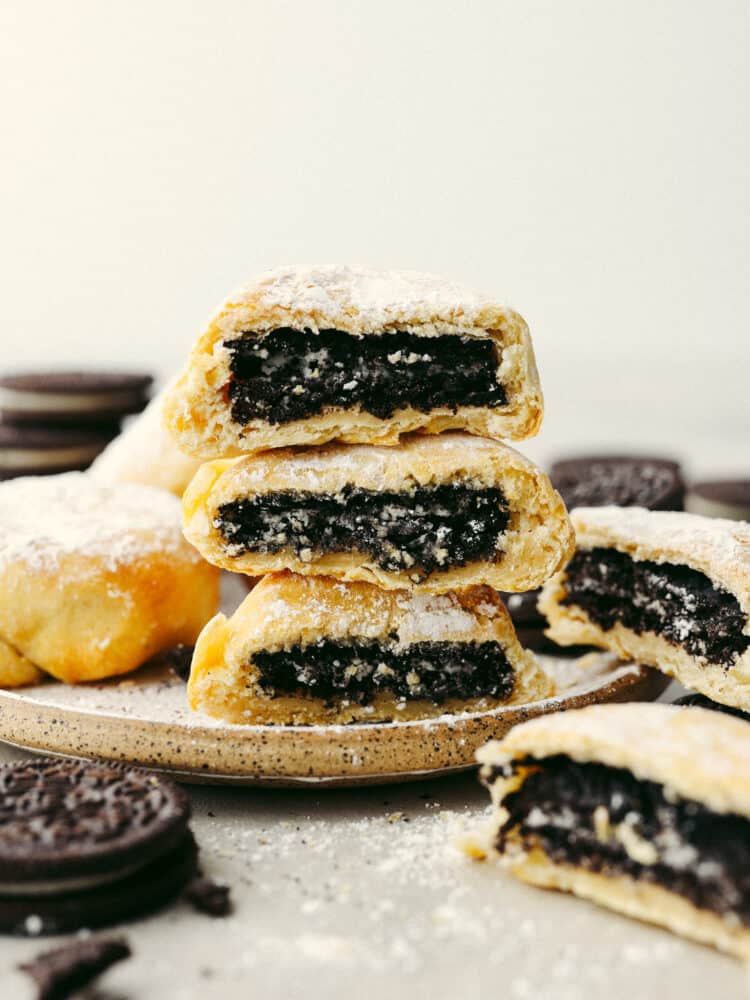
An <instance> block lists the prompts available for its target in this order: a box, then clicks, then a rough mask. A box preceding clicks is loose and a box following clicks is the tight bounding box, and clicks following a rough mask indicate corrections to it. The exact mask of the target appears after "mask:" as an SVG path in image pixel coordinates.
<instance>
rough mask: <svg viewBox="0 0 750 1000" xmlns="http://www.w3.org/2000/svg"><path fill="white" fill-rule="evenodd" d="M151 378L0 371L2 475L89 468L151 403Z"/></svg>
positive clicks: (100, 373) (0, 460) (37, 474)
mask: <svg viewBox="0 0 750 1000" xmlns="http://www.w3.org/2000/svg"><path fill="white" fill-rule="evenodd" d="M151 382H152V378H151V376H150V375H141V374H125V373H123V374H116V373H111V372H23V373H15V374H5V375H0V479H12V478H14V477H16V476H41V475H49V474H53V473H60V472H71V471H75V470H79V469H85V468H87V467H88V466H89V465H90V464H91V463H92V462H93V461H94V459H95V458H96V457H97V455H99V454H100V453H101V452H102V451H103V450H104V449H105V448H106V446H107V445H108V444H109V442H110V441H111V440H112V439H113V438H115V437H117V435H118V434H119V433H120V429H121V421H122V419H123V418H124V417H125V416H127V415H128V414H131V413H137V412H139V411H140V410H142V409H143V407H144V406H145V405H146V403H147V401H148V392H149V388H150V386H151Z"/></svg>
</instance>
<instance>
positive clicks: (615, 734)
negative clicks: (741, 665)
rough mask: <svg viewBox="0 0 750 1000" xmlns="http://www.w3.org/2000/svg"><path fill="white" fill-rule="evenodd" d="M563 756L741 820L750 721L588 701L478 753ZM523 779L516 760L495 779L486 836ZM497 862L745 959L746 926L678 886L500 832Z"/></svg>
mask: <svg viewBox="0 0 750 1000" xmlns="http://www.w3.org/2000/svg"><path fill="white" fill-rule="evenodd" d="M557 754H565V755H566V756H568V757H570V758H571V759H572V760H575V761H578V762H579V763H588V762H595V763H601V764H605V765H608V766H609V767H616V768H626V769H627V770H629V771H631V772H632V773H633V774H634V775H635V777H636V778H638V779H639V780H644V781H653V782H656V783H658V784H661V785H663V786H664V787H665V788H666V789H667V790H669V792H670V793H673V794H675V795H678V796H680V797H682V798H686V799H690V800H693V801H697V802H701V803H703V804H704V805H705V806H707V807H708V808H709V809H711V810H712V811H714V812H717V813H735V814H737V815H740V816H744V817H747V818H750V765H749V763H748V762H750V727H749V726H748V724H747V723H746V722H744V721H742V720H740V719H735V718H732V717H730V716H728V715H722V714H721V713H719V712H713V711H707V710H705V709H700V708H687V707H679V706H676V705H660V704H650V705H644V704H625V705H593V706H590V707H588V708H583V709H580V710H578V711H571V712H560V713H556V714H553V715H546V716H542V717H539V718H536V719H533V720H531V721H530V722H526V723H523V724H522V725H520V726H516V727H515V728H514V729H513V730H511V732H510V733H509V734H508V735H507V736H506V737H505V738H504V739H503V740H500V741H493V742H491V743H488V744H486V745H485V746H484V747H482V748H481V750H479V751H478V753H477V759H478V760H479V762H480V763H481V764H482V765H483V766H484V767H485V768H487V769H488V770H487V771H486V772H485V773H486V774H488V775H489V769H490V768H493V767H498V766H501V765H503V764H507V763H509V762H511V761H513V760H520V759H523V758H524V757H526V756H531V757H535V758H538V759H543V758H545V757H553V756H555V755H557ZM524 780H525V772H524V769H523V768H520V769H517V770H516V771H515V773H513V775H512V776H511V777H509V778H507V779H506V778H497V779H496V780H495V781H493V783H492V785H491V787H490V792H491V795H492V801H493V803H494V806H495V815H494V818H493V822H492V824H491V830H490V831H489V833H490V844H489V849H490V850H493V846H492V835H493V834H494V833H495V832H496V831H497V829H498V827H499V826H500V824H501V823H503V822H504V821H505V817H506V813H505V811H504V809H503V805H502V802H503V799H504V798H505V797H506V796H507V795H508V794H510V793H511V792H513V791H515V790H516V789H517V788H518V787H520V785H522V784H523V781H524ZM508 836H509V842H508V851H507V853H506V854H504V855H503V861H504V863H505V864H506V865H507V866H508V867H509V868H510V870H511V871H512V872H513V874H514V875H517V876H518V877H519V878H521V879H523V880H524V881H525V882H528V883H530V884H532V885H538V886H542V887H544V888H554V889H561V890H564V891H567V892H572V893H574V894H575V895H578V896H581V897H583V898H586V899H590V900H593V901H594V902H597V903H600V904H601V905H603V906H608V907H609V908H610V909H614V910H617V911H618V912H620V913H624V914H626V915H627V916H631V917H636V918H638V919H640V920H645V921H648V922H650V923H654V924H659V925H661V926H664V927H667V928H669V929H670V930H672V931H675V932H676V933H678V934H682V935H684V936H685V937H688V938H691V939H693V940H695V941H700V942H702V943H704V944H711V945H714V946H715V947H717V948H720V949H722V950H723V951H727V952H729V953H731V954H734V955H737V956H739V957H743V958H750V931H749V930H748V929H747V928H743V927H742V926H741V925H738V924H736V923H734V922H730V921H726V920H723V919H722V918H721V917H720V916H719V915H717V914H714V913H711V912H710V911H707V910H700V909H698V908H697V907H695V906H694V905H693V904H692V903H691V902H690V901H689V900H687V899H686V898H684V897H683V896H680V895H679V894H678V893H675V892H671V891H670V890H668V889H665V888H662V887H661V886H657V885H653V884H649V883H646V882H640V881H638V880H636V879H633V878H629V877H627V876H618V877H609V876H606V875H602V874H595V873H592V872H589V871H586V870H585V869H583V868H580V867H577V866H574V865H564V864H558V863H556V862H554V861H552V860H551V859H550V858H549V857H548V856H547V855H546V853H545V852H544V850H543V849H542V847H541V846H540V845H536V846H534V847H533V848H532V849H531V850H528V851H524V850H523V849H522V848H521V845H520V844H519V843H518V842H517V841H516V840H515V839H514V836H513V832H512V831H510V832H509V835H508Z"/></svg>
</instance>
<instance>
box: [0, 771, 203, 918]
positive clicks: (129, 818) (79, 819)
mask: <svg viewBox="0 0 750 1000" xmlns="http://www.w3.org/2000/svg"><path fill="white" fill-rule="evenodd" d="M189 816H190V806H189V801H188V798H187V796H186V795H185V793H184V792H182V791H181V790H180V789H179V788H177V786H176V785H174V784H173V783H172V782H171V781H168V780H166V779H164V778H161V777H157V776H155V775H152V774H148V773H146V772H144V771H141V770H138V769H137V768H133V767H129V766H125V765H120V764H112V763H106V762H91V763H89V762H83V761H58V760H49V759H38V760H29V761H21V762H19V763H15V764H8V765H4V766H2V767H0V931H2V932H4V933H10V934H25V935H32V936H33V935H38V934H59V933H63V932H66V931H72V930H76V929H78V928H81V927H100V926H105V925H109V924H113V923H116V922H119V921H121V920H125V919H130V918H133V917H136V916H139V915H141V914H144V913H148V912H151V911H152V910H155V909H157V908H159V907H161V906H163V905H164V904H166V903H167V902H169V900H171V899H172V898H174V897H175V896H177V895H178V893H179V892H181V890H182V889H183V888H184V887H185V886H186V885H187V883H188V882H189V881H190V880H191V879H192V878H193V877H194V875H195V874H196V870H197V848H196V845H195V841H194V840H193V836H192V834H191V832H190V829H189V826H188V819H189Z"/></svg>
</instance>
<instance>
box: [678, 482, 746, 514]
mask: <svg viewBox="0 0 750 1000" xmlns="http://www.w3.org/2000/svg"><path fill="white" fill-rule="evenodd" d="M685 510H688V511H690V513H691V514H703V515H704V516H705V517H727V518H729V519H730V520H732V521H750V479H717V480H712V481H710V482H702V483H693V485H692V486H691V487H690V489H689V490H688V494H687V499H686V501H685Z"/></svg>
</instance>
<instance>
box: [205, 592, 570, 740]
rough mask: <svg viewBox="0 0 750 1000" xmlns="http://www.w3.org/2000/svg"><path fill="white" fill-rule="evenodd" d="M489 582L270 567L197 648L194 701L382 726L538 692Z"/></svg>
mask: <svg viewBox="0 0 750 1000" xmlns="http://www.w3.org/2000/svg"><path fill="white" fill-rule="evenodd" d="M552 693H553V685H552V683H551V681H550V680H549V679H548V678H547V676H546V674H544V673H543V671H542V670H541V669H540V668H539V666H538V665H537V663H536V661H535V659H534V657H533V656H532V655H531V654H530V653H527V652H526V651H525V650H523V649H522V648H521V646H520V645H519V643H518V640H517V639H516V636H515V632H514V631H513V626H512V623H511V621H510V618H509V617H508V614H507V612H506V610H505V607H504V605H503V603H502V601H501V600H500V598H499V596H498V595H497V593H496V592H495V591H494V590H492V589H491V588H489V587H473V588H467V589H466V590H463V591H461V592H460V593H448V594H440V595H422V594H415V593H413V592H409V591H403V590H401V591H384V590H381V589H380V588H378V587H375V586H373V585H372V584H367V583H343V582H337V581H335V580H332V579H330V578H327V577H314V576H307V577H304V576H298V575H295V574H292V573H275V574H270V575H268V576H266V577H265V578H264V579H263V580H262V581H261V582H260V583H258V584H257V585H256V586H255V588H254V589H253V590H252V591H251V592H250V594H249V595H248V596H247V597H246V598H245V600H244V602H243V603H242V604H241V605H240V607H239V608H238V610H237V611H236V612H235V613H234V615H233V616H232V617H231V618H225V617H224V616H223V615H218V616H217V617H216V618H214V619H213V621H212V622H210V623H209V624H208V625H207V626H206V628H205V629H204V630H203V633H202V634H201V636H200V638H199V639H198V642H197V644H196V647H195V653H194V655H193V662H192V667H191V672H190V680H189V684H188V698H189V701H190V704H191V706H192V708H194V709H196V710H200V711H204V712H207V713H208V714H210V715H212V716H215V717H217V718H221V719H224V720H225V721H227V722H234V723H262V724H270V723H276V724H288V725H296V724H315V723H336V724H339V723H350V722H383V721H386V722H390V721H399V720H404V721H407V720H413V719H423V718H431V717H435V716H439V715H442V714H456V713H459V712H467V711H486V710H490V709H493V708H497V707H499V706H501V705H504V704H515V703H520V702H523V703H526V702H529V701H535V700H538V699H540V698H544V697H547V696H549V695H551V694H552Z"/></svg>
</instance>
